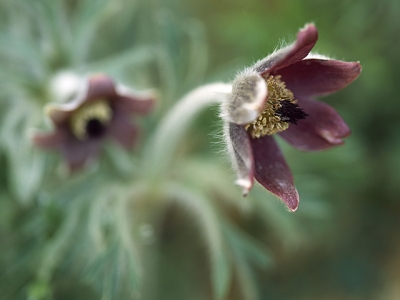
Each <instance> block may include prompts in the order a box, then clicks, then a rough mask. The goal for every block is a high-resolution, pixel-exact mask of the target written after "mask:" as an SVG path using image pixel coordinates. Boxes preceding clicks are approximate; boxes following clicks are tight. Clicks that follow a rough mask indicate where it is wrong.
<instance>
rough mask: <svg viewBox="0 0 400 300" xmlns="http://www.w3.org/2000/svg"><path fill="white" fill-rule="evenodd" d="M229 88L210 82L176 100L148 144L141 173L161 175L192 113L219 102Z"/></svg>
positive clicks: (229, 85) (154, 175)
mask: <svg viewBox="0 0 400 300" xmlns="http://www.w3.org/2000/svg"><path fill="white" fill-rule="evenodd" d="M231 89H232V86H231V84H226V83H212V84H208V85H204V86H201V87H198V88H196V89H195V90H193V91H191V92H189V93H188V94H186V95H185V96H184V97H183V98H182V99H181V100H180V101H178V102H177V104H176V105H175V106H174V107H173V108H172V109H171V110H170V111H169V112H168V113H167V115H166V116H165V117H164V119H163V120H162V121H161V123H160V125H159V126H158V128H157V129H156V132H155V133H154V135H153V137H152V139H151V140H150V142H149V144H148V145H147V148H146V150H147V151H145V154H144V156H145V157H144V172H146V174H147V175H149V176H150V177H157V176H164V175H165V171H166V170H167V168H168V166H169V164H170V163H171V161H172V157H173V155H174V152H175V149H176V147H177V146H178V144H179V142H180V140H181V139H182V138H183V136H184V134H185V133H186V130H187V129H188V128H189V126H190V124H191V123H192V122H193V121H194V118H195V116H196V115H197V114H198V113H200V112H201V111H202V110H203V109H204V108H206V107H208V106H210V105H212V104H215V103H220V102H221V101H222V100H223V99H224V97H225V95H226V94H227V93H229V92H230V91H231Z"/></svg>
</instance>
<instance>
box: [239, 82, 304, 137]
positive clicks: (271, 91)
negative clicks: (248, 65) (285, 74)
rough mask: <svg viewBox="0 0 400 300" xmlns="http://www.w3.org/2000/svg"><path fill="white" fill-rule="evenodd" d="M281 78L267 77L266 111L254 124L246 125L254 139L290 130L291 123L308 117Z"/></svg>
mask: <svg viewBox="0 0 400 300" xmlns="http://www.w3.org/2000/svg"><path fill="white" fill-rule="evenodd" d="M280 78H281V76H279V75H278V76H272V75H267V77H266V78H265V81H266V84H267V88H268V100H267V101H266V103H265V107H264V111H263V112H262V113H261V114H260V116H259V117H258V118H257V119H256V120H255V121H254V122H252V123H250V124H247V125H245V129H246V130H247V131H248V132H249V133H250V135H251V137H253V138H260V137H263V136H265V135H272V134H275V133H278V132H282V131H284V130H286V129H288V128H289V123H293V124H296V123H297V120H299V119H304V118H305V117H306V116H307V114H306V113H305V112H304V111H303V110H302V109H301V108H299V107H298V105H297V100H295V99H294V96H293V93H292V92H291V91H290V90H289V89H287V88H286V85H285V83H284V82H283V81H282V80H281V79H280Z"/></svg>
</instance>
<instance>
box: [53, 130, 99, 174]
mask: <svg viewBox="0 0 400 300" xmlns="http://www.w3.org/2000/svg"><path fill="white" fill-rule="evenodd" d="M102 140H103V139H101V138H99V139H88V140H85V141H80V140H78V139H76V138H75V137H74V136H72V134H70V135H68V136H67V139H66V140H65V141H64V143H63V145H62V149H61V151H62V153H63V155H64V158H65V160H66V161H67V164H68V167H69V169H70V170H71V171H75V170H78V169H81V168H82V167H84V166H85V165H86V164H87V162H88V161H89V160H94V159H95V158H96V157H97V155H98V153H99V150H100V143H101V141H102Z"/></svg>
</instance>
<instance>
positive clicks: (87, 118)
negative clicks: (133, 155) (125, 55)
mask: <svg viewBox="0 0 400 300" xmlns="http://www.w3.org/2000/svg"><path fill="white" fill-rule="evenodd" d="M154 103H155V96H154V94H153V93H151V92H147V93H139V92H135V91H133V90H131V89H128V88H127V87H124V86H121V85H116V84H115V83H114V81H113V80H112V79H111V78H110V77H109V76H107V75H105V74H96V75H92V76H90V77H88V78H86V79H84V82H83V84H82V85H81V88H80V89H79V91H78V93H77V95H76V97H75V98H74V99H72V101H70V102H67V103H62V104H50V105H48V106H47V107H46V113H47V115H48V117H49V118H50V121H51V123H52V124H53V125H54V126H53V127H54V129H53V131H52V132H49V133H35V134H34V136H33V142H34V144H35V145H36V146H38V147H41V148H45V149H55V150H58V151H60V152H61V153H62V155H63V156H64V159H65V161H66V163H67V165H68V167H69V168H70V169H71V170H76V169H79V168H82V167H83V166H84V165H85V164H86V163H87V162H89V161H90V160H92V159H95V158H96V157H97V156H98V154H99V151H100V149H101V146H102V143H103V141H104V139H106V138H111V139H113V140H114V141H116V142H117V143H119V144H120V145H122V146H123V147H125V148H127V149H129V148H132V147H133V146H134V145H135V143H136V140H137V137H138V133H139V129H138V126H137V125H135V124H134V123H133V122H132V115H144V114H148V113H149V112H150V111H151V110H152V108H153V106H154Z"/></svg>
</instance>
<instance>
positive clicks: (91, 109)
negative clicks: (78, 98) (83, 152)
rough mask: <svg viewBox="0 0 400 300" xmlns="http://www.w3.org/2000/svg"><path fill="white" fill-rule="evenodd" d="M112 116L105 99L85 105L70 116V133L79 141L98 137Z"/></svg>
mask: <svg viewBox="0 0 400 300" xmlns="http://www.w3.org/2000/svg"><path fill="white" fill-rule="evenodd" d="M112 115H113V112H112V109H111V107H110V105H109V103H108V101H107V100H105V99H99V100H95V101H91V102H89V103H85V104H84V105H82V106H81V107H80V108H79V109H78V110H77V111H75V112H74V113H73V115H72V116H71V119H70V126H71V131H72V133H73V134H74V135H75V137H76V138H78V139H79V140H85V139H88V138H96V137H100V136H102V135H103V133H104V132H105V130H106V127H107V125H108V124H109V122H110V121H111V119H112Z"/></svg>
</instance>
